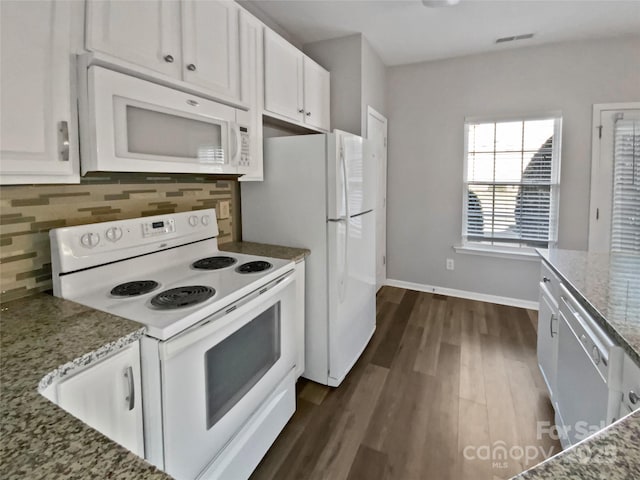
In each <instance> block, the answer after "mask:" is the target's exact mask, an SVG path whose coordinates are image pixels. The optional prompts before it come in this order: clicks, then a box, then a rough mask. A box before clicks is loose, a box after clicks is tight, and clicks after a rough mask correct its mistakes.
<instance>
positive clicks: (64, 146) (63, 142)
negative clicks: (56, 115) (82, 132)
mask: <svg viewBox="0 0 640 480" xmlns="http://www.w3.org/2000/svg"><path fill="white" fill-rule="evenodd" d="M58 132H59V133H60V160H62V161H63V162H68V161H69V122H67V121H62V122H60V125H59V127H58Z"/></svg>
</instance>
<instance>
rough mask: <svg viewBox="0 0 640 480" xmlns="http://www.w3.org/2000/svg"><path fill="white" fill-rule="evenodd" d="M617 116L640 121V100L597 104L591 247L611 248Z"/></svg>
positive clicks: (594, 123) (595, 249) (592, 185)
mask: <svg viewBox="0 0 640 480" xmlns="http://www.w3.org/2000/svg"><path fill="white" fill-rule="evenodd" d="M618 120H625V121H628V120H635V121H640V103H637V102H636V103H628V104H606V105H594V112H593V125H594V128H595V130H594V132H593V135H594V136H593V142H592V152H593V153H592V155H593V158H592V163H591V203H590V207H589V250H590V251H594V252H608V251H609V250H610V248H611V245H610V244H611V225H612V224H611V221H612V205H613V202H612V200H613V184H614V181H613V171H614V158H615V155H614V153H615V151H616V145H615V139H616V136H615V129H616V122H617V121H618Z"/></svg>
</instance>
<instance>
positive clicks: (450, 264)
mask: <svg viewBox="0 0 640 480" xmlns="http://www.w3.org/2000/svg"><path fill="white" fill-rule="evenodd" d="M454 268H455V265H454V263H453V258H447V270H453V269H454Z"/></svg>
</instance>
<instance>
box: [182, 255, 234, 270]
mask: <svg viewBox="0 0 640 480" xmlns="http://www.w3.org/2000/svg"><path fill="white" fill-rule="evenodd" d="M236 262H237V260H236V259H235V258H233V257H207V258H203V259H201V260H198V261H196V262H194V263H193V264H192V265H191V266H192V267H193V268H197V269H199V270H219V269H221V268H227V267H230V266H231V265H233V264H234V263H236Z"/></svg>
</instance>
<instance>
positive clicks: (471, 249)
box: [453, 245, 540, 262]
mask: <svg viewBox="0 0 640 480" xmlns="http://www.w3.org/2000/svg"><path fill="white" fill-rule="evenodd" d="M453 249H454V250H455V251H456V253H464V254H465V255H482V256H486V257H497V258H509V259H512V260H526V261H531V262H536V261H538V260H539V259H540V256H539V255H538V254H537V253H536V251H535V249H533V248H531V249H528V248H527V249H522V250H515V249H512V248H500V247H489V246H484V245H454V246H453Z"/></svg>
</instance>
